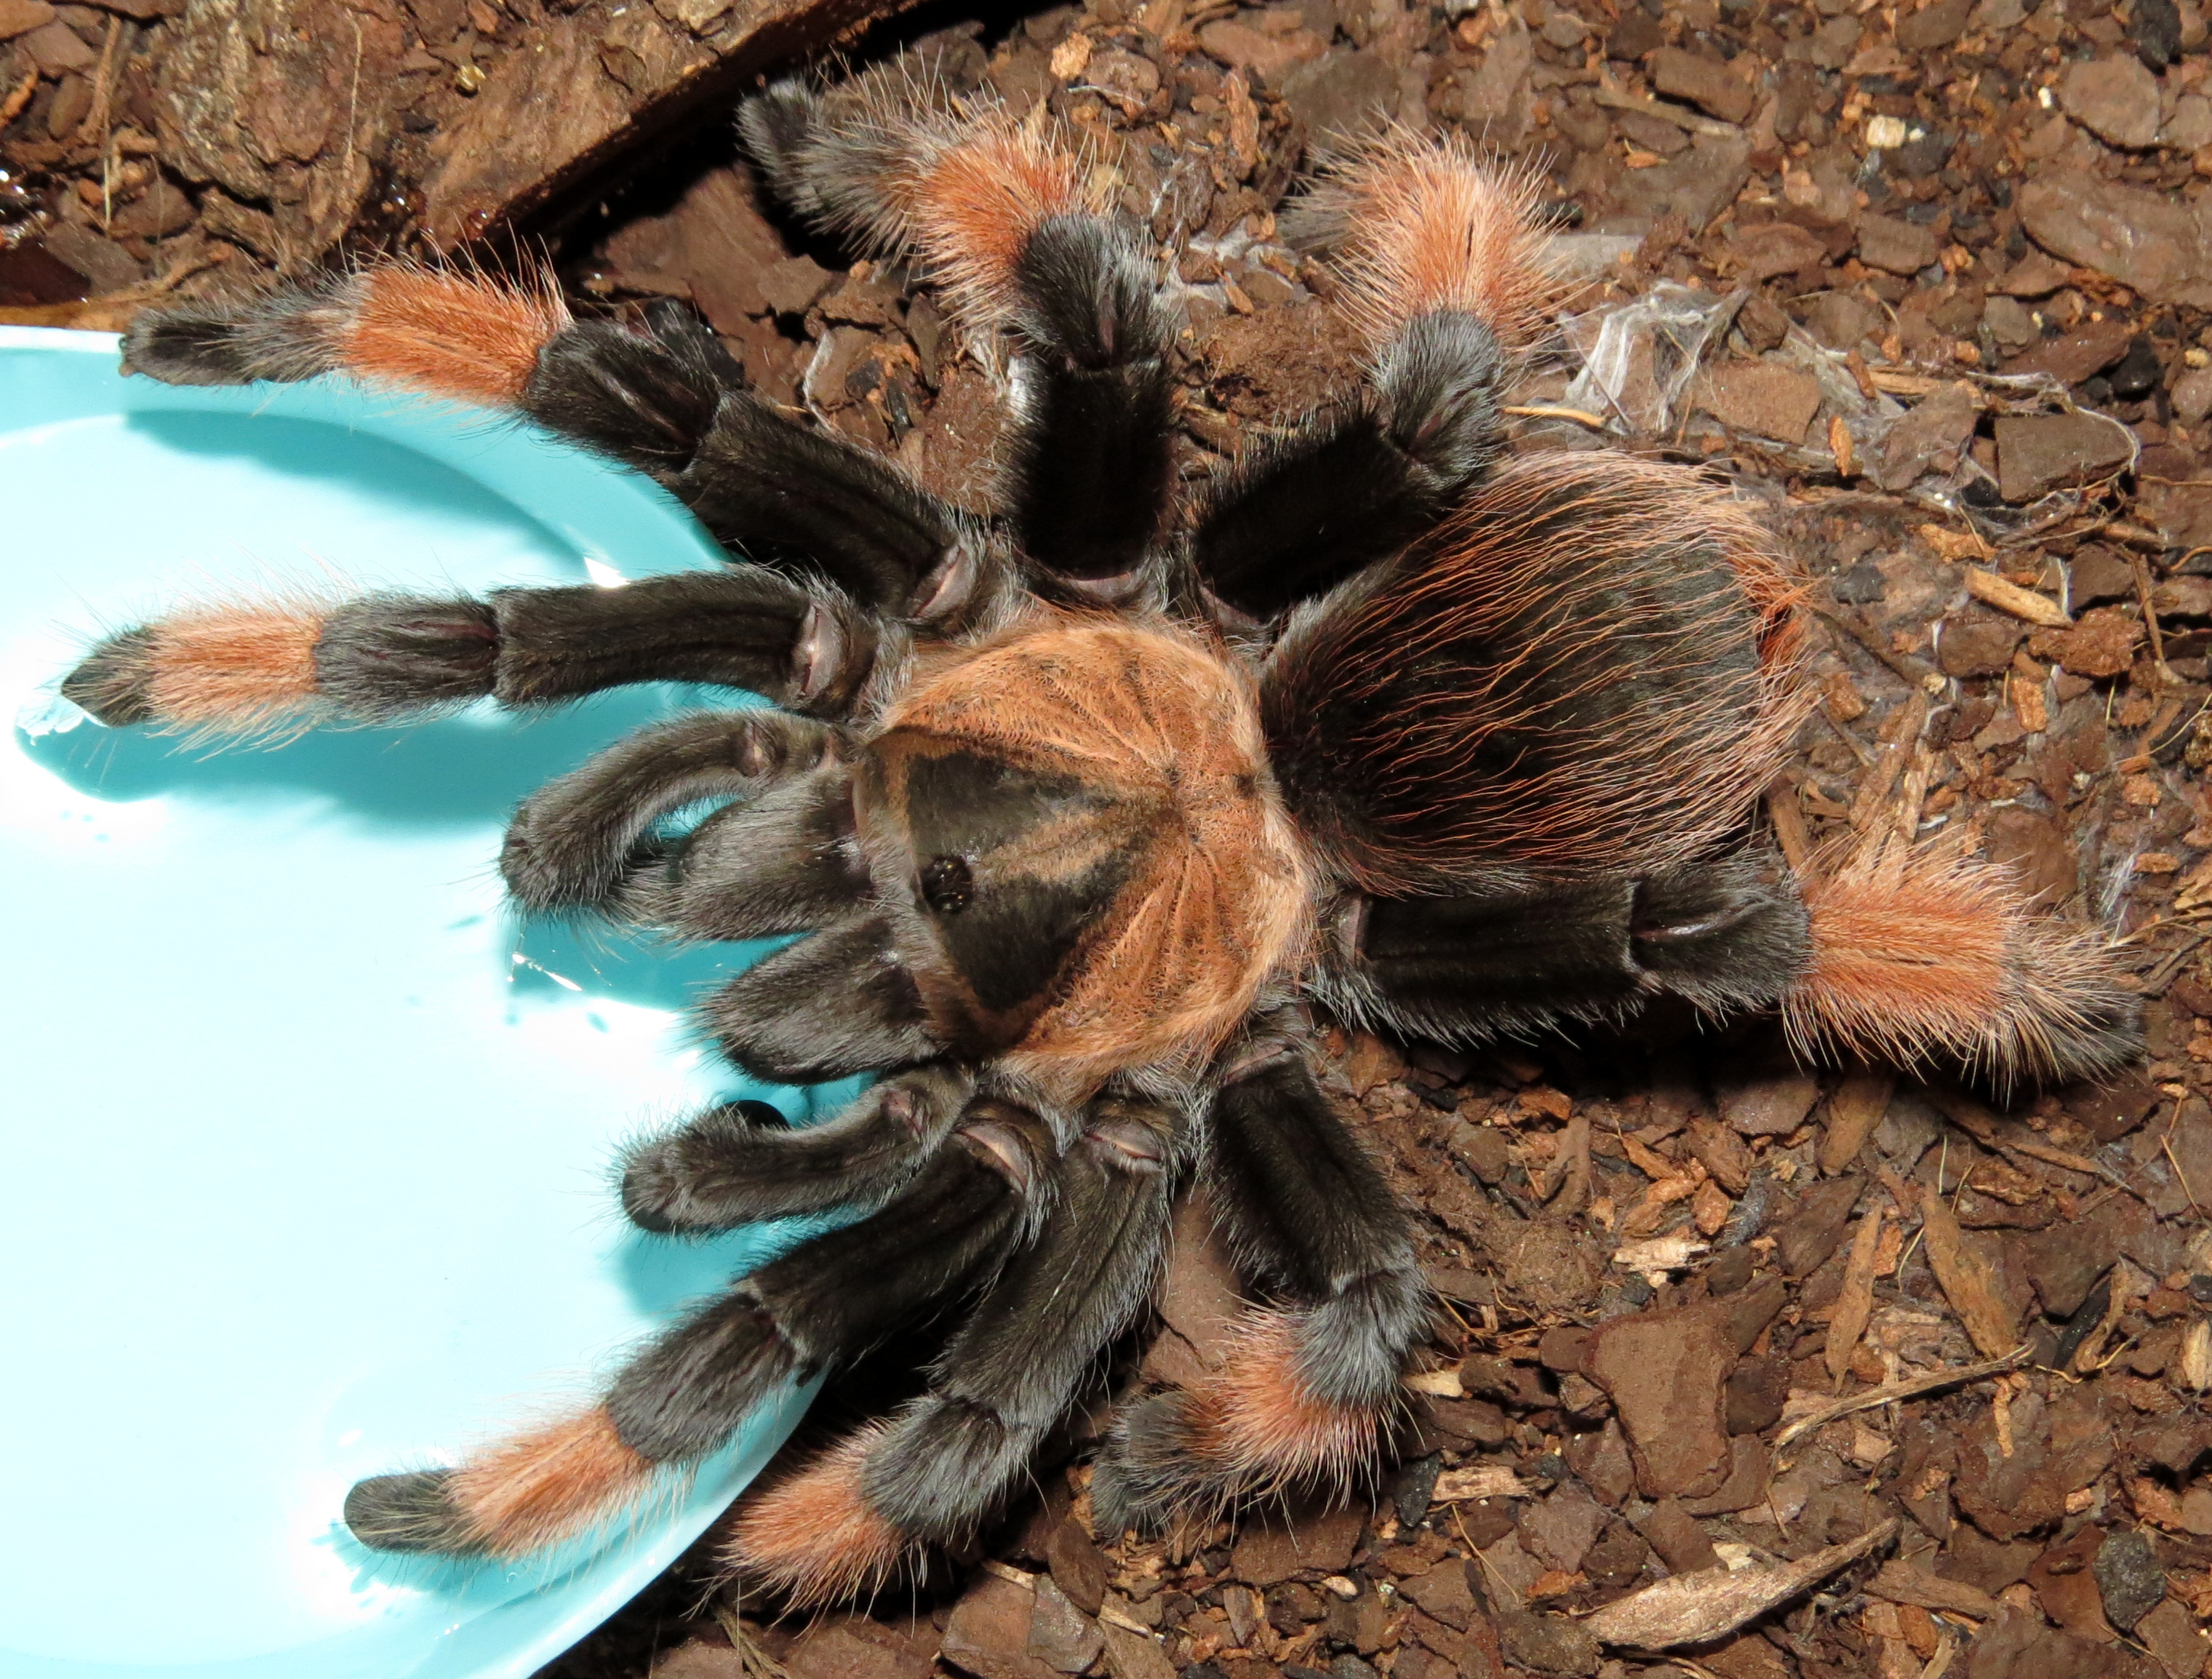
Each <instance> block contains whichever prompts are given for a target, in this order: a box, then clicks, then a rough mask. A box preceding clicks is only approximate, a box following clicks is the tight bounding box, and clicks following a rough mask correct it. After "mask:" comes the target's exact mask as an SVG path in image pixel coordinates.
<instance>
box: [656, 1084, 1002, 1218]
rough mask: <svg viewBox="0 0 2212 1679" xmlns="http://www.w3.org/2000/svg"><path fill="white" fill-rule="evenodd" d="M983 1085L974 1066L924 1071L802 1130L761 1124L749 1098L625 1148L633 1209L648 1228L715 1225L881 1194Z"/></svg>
mask: <svg viewBox="0 0 2212 1679" xmlns="http://www.w3.org/2000/svg"><path fill="white" fill-rule="evenodd" d="M974 1090H975V1079H974V1077H973V1075H971V1074H968V1073H966V1072H964V1071H962V1070H959V1069H957V1068H950V1067H942V1066H939V1067H923V1068H915V1070H914V1071H913V1072H911V1073H902V1074H899V1075H898V1076H897V1077H896V1078H894V1079H886V1080H884V1081H883V1082H882V1083H881V1084H878V1085H876V1086H872V1088H870V1089H868V1090H866V1091H864V1092H861V1094H860V1097H859V1098H858V1099H856V1100H855V1101H854V1102H853V1103H852V1104H851V1105H849V1106H848V1107H847V1108H846V1110H844V1111H843V1112H842V1113H841V1114H839V1115H838V1116H836V1118H835V1119H832V1120H829V1121H828V1122H825V1123H823V1124H820V1125H809V1126H806V1127H805V1128H801V1129H798V1130H793V1129H791V1128H788V1127H785V1126H771V1125H763V1124H758V1123H756V1122H753V1121H752V1120H750V1118H748V1117H747V1116H746V1114H745V1112H744V1110H745V1108H746V1107H747V1106H748V1105H749V1104H744V1103H729V1104H725V1105H723V1106H721V1107H719V1108H713V1109H709V1110H708V1111H707V1112H705V1113H703V1114H701V1115H700V1116H698V1117H697V1118H696V1119H694V1120H692V1121H690V1122H689V1123H687V1124H685V1125H683V1126H681V1127H679V1128H677V1129H676V1130H673V1131H671V1132H668V1133H666V1134H665V1135H661V1136H658V1137H653V1138H650V1139H648V1140H647V1141H642V1142H640V1143H637V1144H635V1145H633V1146H632V1147H630V1148H629V1149H628V1150H627V1151H625V1153H624V1154H623V1177H622V1201H623V1212H625V1213H627V1214H629V1219H630V1222H631V1223H632V1224H635V1225H638V1226H641V1227H642V1228H644V1229H647V1230H652V1231H660V1232H670V1231H678V1230H688V1231H714V1230H728V1229H731V1228H732V1227H733V1226H738V1225H741V1224H748V1223H750V1222H751V1221H752V1220H756V1219H781V1218H788V1217H790V1216H792V1215H793V1214H799V1213H820V1212H824V1211H826V1210H828V1209H829V1208H833V1207H844V1206H852V1205H861V1206H866V1205H870V1204H872V1203H875V1202H878V1201H883V1200H884V1198H886V1197H887V1196H889V1195H891V1194H892V1193H893V1192H894V1191H896V1189H899V1188H900V1187H901V1186H902V1184H903V1183H905V1182H906V1181H907V1180H908V1178H909V1177H912V1176H913V1174H914V1172H915V1171H916V1170H917V1169H918V1168H919V1167H920V1166H921V1163H922V1162H923V1161H924V1160H926V1159H928V1158H929V1157H930V1156H931V1155H932V1154H933V1153H935V1152H936V1150H937V1147H938V1145H939V1143H940V1142H942V1141H944V1138H945V1133H946V1132H947V1131H948V1130H950V1129H951V1127H952V1125H953V1123H954V1122H956V1121H957V1119H959V1118H960V1117H961V1115H962V1112H963V1109H964V1107H965V1106H966V1104H967V1101H968V1098H969V1096H970V1095H971V1094H972V1093H973V1092H974Z"/></svg>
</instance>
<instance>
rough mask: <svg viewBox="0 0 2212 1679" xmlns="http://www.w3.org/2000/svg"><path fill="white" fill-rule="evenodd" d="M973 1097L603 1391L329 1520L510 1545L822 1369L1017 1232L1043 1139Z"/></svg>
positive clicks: (388, 1532)
mask: <svg viewBox="0 0 2212 1679" xmlns="http://www.w3.org/2000/svg"><path fill="white" fill-rule="evenodd" d="M1049 1146H1050V1144H1049V1138H1048V1134H1047V1132H1046V1130H1045V1128H1044V1127H1043V1125H1042V1122H1039V1121H1038V1120H1037V1119H1036V1117H1035V1116H1032V1115H1030V1114H1028V1113H1026V1112H1024V1111H1023V1110H1017V1109H1011V1108H1008V1107H1006V1105H1005V1104H980V1105H978V1106H977V1107H976V1108H975V1109H973V1110H970V1112H969V1115H968V1116H966V1117H965V1118H964V1119H963V1122H962V1123H961V1125H960V1127H959V1128H957V1130H956V1131H955V1132H954V1133H953V1137H952V1143H951V1147H945V1148H941V1149H939V1151H938V1152H937V1153H936V1154H935V1155H934V1156H933V1158H932V1159H931V1160H930V1162H929V1164H928V1165H927V1166H926V1167H924V1168H923V1170H922V1171H921V1174H920V1175H919V1176H918V1177H915V1180H914V1181H913V1183H911V1184H909V1185H908V1188H906V1189H904V1190H902V1192H900V1193H899V1194H898V1195H895V1196H893V1197H892V1198H891V1199H890V1201H887V1202H885V1203H884V1205H883V1207H882V1208H880V1209H879V1210H878V1212H876V1213H875V1214H872V1215H871V1216H869V1217H867V1218H865V1219H862V1220H859V1221H858V1222H857V1223H854V1224H852V1225H848V1226H845V1227H843V1228H842V1229H840V1230H836V1231H831V1232H828V1233H827V1234H825V1235H823V1236H819V1237H817V1238H814V1239H813V1240H811V1241H810V1242H807V1243H805V1244H801V1245H800V1246H799V1247H798V1248H795V1249H793V1250H792V1251H791V1252H790V1253H788V1254H786V1255H785V1256H783V1257H782V1258H781V1259H779V1260H777V1261H775V1262H774V1263H772V1264H770V1265H769V1266H766V1267H764V1268H763V1269H761V1270H759V1271H757V1272H755V1273H754V1274H752V1275H751V1276H750V1277H747V1278H746V1279H744V1281H742V1282H740V1283H739V1284H738V1286H737V1287H735V1288H733V1289H732V1291H731V1292H730V1293H728V1294H726V1295H724V1296H722V1297H721V1298H720V1299H714V1300H712V1301H709V1302H708V1303H707V1304H706V1305H703V1306H701V1307H699V1308H697V1309H696V1310H695V1311H692V1312H691V1313H690V1315H689V1316H688V1317H686V1318H684V1321H683V1322H681V1323H678V1324H677V1325H676V1326H675V1327H674V1328H672V1329H669V1330H667V1331H666V1332H665V1333H664V1334H662V1335H659V1337H657V1338H656V1339H655V1340H653V1341H651V1342H649V1343H648V1344H647V1346H646V1347H644V1348H643V1349H642V1350H641V1351H640V1352H639V1353H638V1354H635V1356H633V1357H632V1358H631V1359H630V1360H629V1363H628V1364H626V1365H625V1366H623V1370H622V1371H621V1372H620V1373H619V1374H618V1375H617V1377H616V1378H615V1379H614V1381H613V1382H612V1383H611V1384H610V1385H609V1388H608V1390H607V1393H606V1396H605V1400H604V1401H603V1402H602V1403H601V1404H599V1406H598V1407H596V1408H593V1409H592V1410H590V1411H587V1412H586V1413H584V1414H581V1415H580V1416H579V1417H576V1418H574V1419H572V1420H568V1421H566V1422H563V1423H561V1424H558V1425H556V1426H555V1427H551V1428H547V1429H542V1430H539V1431H538V1432H536V1433H531V1434H527V1435H525V1436H523V1437H521V1438H520V1439H515V1440H512V1441H508V1442H506V1443H503V1444H501V1445H496V1446H495V1447H493V1448H491V1449H490V1450H489V1451H485V1452H483V1453H480V1454H478V1455H477V1456H476V1457H472V1458H471V1459H470V1460H469V1461H468V1462H467V1463H464V1464H462V1465H461V1466H460V1467H459V1468H457V1469H431V1470H418V1471H415V1472H412V1473H408V1474H401V1475H378V1476H375V1477H374V1478H372V1479H370V1480H367V1481H362V1482H360V1483H359V1484H358V1485H357V1486H356V1487H354V1489H353V1490H352V1492H351V1493H349V1495H348V1497H347V1500H346V1506H345V1517H346V1524H347V1525H348V1526H349V1528H351V1529H352V1530H353V1533H354V1536H355V1537H356V1538H357V1539H359V1540H360V1541H361V1542H362V1543H363V1544H365V1545H368V1546H369V1547H371V1548H374V1549H379V1550H389V1551H431V1552H438V1553H442V1554H452V1555H483V1554H489V1555H495V1556H516V1555H520V1554H525V1553H527V1552H530V1551H532V1550H537V1549H539V1548H543V1547H544V1546H546V1545H549V1544H555V1543H558V1542H561V1541H562V1540H564V1539H568V1538H571V1537H574V1536H576V1535H578V1534H580V1533H582V1532H584V1531H586V1530H589V1529H592V1528H594V1527H597V1526H599V1525H602V1524H605V1523H607V1522H610V1521H612V1520H614V1519H615V1518H618V1517H619V1516H621V1515H622V1514H623V1512H625V1511H626V1510H628V1509H629V1508H631V1507H633V1506H635V1504H636V1503H637V1501H638V1500H640V1499H641V1498H644V1497H646V1496H647V1494H648V1493H651V1492H652V1491H653V1489H654V1488H655V1487H657V1486H658V1485H659V1484H661V1482H662V1477H663V1475H664V1472H675V1473H678V1474H680V1472H681V1471H683V1470H684V1469H686V1468H688V1467H690V1466H691V1465H695V1464H696V1463H698V1462H700V1461H701V1460H702V1458H704V1457H708V1455H709V1454H711V1453H712V1452H714V1451H716V1450H718V1449H719V1448H720V1447H721V1446H722V1445H724V1444H725V1443H726V1441H727V1440H728V1439H730V1437H731V1436H732V1434H733V1433H736V1431H737V1429H738V1427H739V1426H740V1425H741V1424H742V1423H743V1422H744V1420H745V1417H746V1416H747V1415H748V1414H750V1412H751V1411H752V1409H753V1408H755V1407H756V1406H757V1404H758V1403H759V1402H760V1401H761V1400H762V1399H763V1397H764V1396H766V1395H767V1394H768V1392H769V1390H771V1389H772V1388H773V1387H774V1386H775V1384H777V1383H779V1382H781V1381H782V1380H784V1379H785V1378H787V1377H790V1376H792V1375H793V1374H800V1375H805V1374H811V1373H812V1372H816V1371H819V1370H824V1369H834V1368H835V1367H836V1366H839V1365H840V1364H842V1363H843V1362H845V1361H846V1360H849V1359H850V1358H852V1357H854V1355H856V1354H859V1353H860V1352H864V1351H865V1350H866V1348H867V1347H870V1346H872V1345H873V1344H874V1343H875V1342H876V1341H878V1340H880V1339H881V1338H882V1337H883V1336H884V1335H887V1334H889V1333H890V1332H891V1331H892V1330H894V1329H899V1328H901V1327H903V1326H904V1325H905V1324H907V1323H910V1322H911V1321H913V1320H914V1319H915V1317H917V1316H919V1315H921V1314H924V1313H927V1311H931V1310H932V1309H933V1308H935V1307H938V1306H939V1305H941V1304H942V1303H943V1302H944V1301H945V1300H946V1299H957V1297H958V1296H959V1295H960V1294H962V1293H964V1292H965V1291H966V1290H968V1289H969V1288H971V1287H974V1286H975V1283H976V1282H977V1281H979V1280H980V1279H981V1278H983V1277H987V1276H988V1275H989V1274H991V1273H992V1272H993V1271H994V1269H995V1268H997V1267H998V1265H999V1264H1000V1262H1002V1261H1003V1259H1004V1257H1005V1256H1006V1252H1007V1250H1008V1249H1009V1248H1010V1247H1011V1246H1012V1244H1014V1243H1015V1242H1016V1241H1017V1240H1018V1238H1019V1236H1020V1234H1021V1232H1022V1230H1023V1228H1024V1220H1025V1219H1026V1217H1027V1215H1028V1214H1029V1211H1030V1201H1031V1197H1032V1196H1033V1195H1034V1193H1035V1191H1036V1187H1037V1185H1038V1183H1040V1181H1041V1180H1042V1175H1043V1171H1044V1169H1045V1168H1044V1162H1043V1160H1042V1158H1041V1157H1042V1154H1043V1153H1045V1151H1047V1150H1048V1148H1049Z"/></svg>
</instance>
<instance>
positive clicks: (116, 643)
mask: <svg viewBox="0 0 2212 1679" xmlns="http://www.w3.org/2000/svg"><path fill="white" fill-rule="evenodd" d="M330 610H331V609H330V606H329V605H327V604H325V603H320V602H317V601H313V600H309V599H289V600H287V599H281V598H280V599H272V600H258V601H238V602H230V603H225V604H221V605H208V606H200V607H195V608H191V609H190V610H187V611H182V612H179V613H178V614H176V615H175V616H174V617H167V618H164V619H162V620H161V622H160V623H158V624H152V625H149V626H148V627H147V628H145V629H143V630H132V631H130V632H128V633H127V634H125V635H121V636H112V637H110V638H109V639H108V640H107V641H106V642H102V643H101V644H100V647H99V648H97V649H96V650H95V652H94V656H93V657H91V658H89V659H88V660H86V661H85V662H84V663H83V664H82V666H79V667H78V669H77V670H76V672H73V673H72V674H71V676H70V678H69V681H68V683H67V684H65V685H64V692H65V693H67V694H68V696H69V697H70V698H71V699H73V700H75V701H76V702H77V703H79V704H81V705H82V706H83V707H84V708H85V709H87V710H88V711H91V712H93V713H94V715H97V716H100V717H102V718H105V719H106V720H108V721H115V722H160V723H163V724H166V725H167V726H169V727H174V728H179V729H184V730H187V731H193V730H204V731H206V732H208V733H223V734H236V733H244V734H254V733H264V732H265V733H277V734H283V733H286V732H287V731H288V730H289V729H291V728H303V727H307V725H309V724H311V723H313V721H315V720H316V718H317V717H318V716H319V715H320V714H321V711H322V709H323V708H322V706H321V705H320V704H319V701H318V698H317V695H316V687H315V644H316V642H318V641H319V640H320V639H321V636H322V633H323V626H324V624H325V622H326V621H327V619H328V617H329V615H330Z"/></svg>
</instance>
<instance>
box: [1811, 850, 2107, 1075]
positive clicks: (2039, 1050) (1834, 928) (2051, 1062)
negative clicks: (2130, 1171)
mask: <svg viewBox="0 0 2212 1679" xmlns="http://www.w3.org/2000/svg"><path fill="white" fill-rule="evenodd" d="M1802 887H1803V891H1804V893H1805V902H1806V906H1807V908H1808V909H1809V910H1810V912H1811V915H1812V958H1811V962H1810V964H1808V967H1807V969H1806V970H1805V971H1804V973H1803V974H1802V976H1799V977H1798V979H1797V981H1796V983H1795V984H1793V985H1792V986H1791V987H1790V989H1789V991H1788V993H1787V994H1786V995H1784V998H1783V1000H1782V1003H1783V1014H1784V1020H1785V1021H1786V1023H1787V1024H1788V1026H1789V1029H1790V1039H1791V1041H1792V1043H1795V1044H1796V1046H1797V1047H1798V1048H1799V1049H1801V1050H1802V1051H1804V1052H1806V1053H1808V1054H1811V1055H1820V1054H1824V1053H1832V1052H1836V1051H1845V1052H1850V1053H1856V1054H1858V1055H1867V1056H1870V1057H1873V1058H1875V1059H1880V1060H1888V1061H1892V1062H1899V1063H1902V1064H1904V1065H1905V1066H1908V1067H1909V1066H1912V1065H1915V1064H1917V1063H1922V1062H1928V1061H1931V1060H1932V1061H1936V1062H1945V1063H1950V1064H1954V1065H1956V1066H1959V1067H1960V1068H1962V1069H1963V1070H1964V1071H1966V1073H1968V1074H1970V1075H1972V1076H1974V1077H1977V1078H1979V1079H1983V1080H1987V1081H1988V1082H1989V1083H1990V1084H1991V1085H1993V1086H1996V1087H1998V1088H1999V1089H2001V1090H2002V1089H2008V1088H2009V1087H2010V1086H2012V1085H2013V1084H2015V1082H2017V1081H2020V1080H2034V1081H2037V1082H2051V1083H2063V1082H2065V1081H2067V1080H2074V1079H2086V1078H2094V1077H2098V1076H2100V1075H2102V1074H2110V1073H2112V1072H2115V1071H2117V1070H2118V1068H2121V1067H2123V1066H2124V1065H2126V1064H2127V1063H2128V1062H2130V1061H2132V1060H2134V1059H2135V1058H2136V1057H2137V1056H2139V1055H2141V1054H2142V1018H2141V1004H2140V1001H2139V1000H2138V999H2137V998H2136V996H2134V995H2132V994H2130V992H2128V991H2125V990H2124V989H2121V985H2120V971H2119V968H2118V963H2117V962H2116V961H2115V960H2114V958H2113V952H2112V946H2110V945H2109V944H2108V943H2107V941H2106V940H2104V939H2103V938H2102V937H2100V935H2099V934H2095V933H2093V932H2092V931H2090V930H2088V929H2087V928H2080V927H2076V926H2073V925H2070V924H2069V923H2068V922H2064V921H2062V920H2060V919H2058V918H2057V916H2050V915H2045V914H2039V913H2038V912H2037V911H2036V910H2035V909H2033V906H2032V905H2031V904H2030V903H2029V902H2028V901H2027V898H2026V897H2023V896H2022V895H2021V892H2020V891H2019V889H2018V888H2017V886H2016V885H2015V884H2014V881H2013V879H2012V875H2011V872H2010V871H2009V870H2008V869H2006V868H2004V867H2001V866H1999V865H1996V864H1993V863H1987V862H1981V861H1976V860H1974V859H1972V858H1970V857H1968V856H1967V855H1966V854H1965V853H1964V852H1963V851H1962V850H1960V849H1959V848H1958V847H1957V845H1956V844H1955V843H1943V842H1938V843H1935V844H1931V845H1924V846H1919V847H1910V846H1907V845H1906V844H1905V843H1904V842H1902V841H1899V840H1898V839H1895V838H1894V837H1887V838H1885V837H1880V836H1878V837H1877V838H1876V839H1875V841H1874V842H1873V843H1870V844H1863V845H1862V846H1861V847H1860V848H1859V849H1857V850H1856V851H1855V852H1854V853H1851V854H1849V855H1844V856H1842V857H1840V858H1838V857H1833V856H1831V857H1829V858H1826V859H1823V860H1820V861H1819V862H1818V863H1816V866H1815V868H1814V871H1813V873H1812V874H1811V877H1810V878H1808V879H1806V880H1804V881H1803V882H1802Z"/></svg>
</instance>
